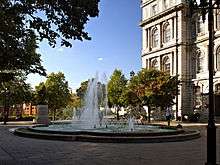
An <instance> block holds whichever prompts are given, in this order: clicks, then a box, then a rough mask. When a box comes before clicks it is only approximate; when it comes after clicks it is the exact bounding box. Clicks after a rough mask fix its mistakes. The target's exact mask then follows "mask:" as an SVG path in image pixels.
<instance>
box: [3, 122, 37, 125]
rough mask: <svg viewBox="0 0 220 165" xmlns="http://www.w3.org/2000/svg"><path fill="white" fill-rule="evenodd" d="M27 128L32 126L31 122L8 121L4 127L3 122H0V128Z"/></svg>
mask: <svg viewBox="0 0 220 165" xmlns="http://www.w3.org/2000/svg"><path fill="white" fill-rule="evenodd" d="M24 125H25V126H26V125H27V126H28V125H33V121H9V122H7V123H6V125H4V122H0V126H24Z"/></svg>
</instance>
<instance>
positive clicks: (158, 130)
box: [14, 124, 200, 143]
mask: <svg viewBox="0 0 220 165" xmlns="http://www.w3.org/2000/svg"><path fill="white" fill-rule="evenodd" d="M69 125H70V124H53V125H50V126H49V127H48V126H43V125H40V126H33V127H27V128H18V129H16V130H15V131H14V134H16V135H19V136H24V137H32V138H40V139H50V140H64V141H87V142H104V143H109V142H111V143H153V142H154V143H156V142H157V143H158V142H173V141H184V140H191V139H195V138H199V137H200V132H199V131H186V130H183V129H176V128H175V127H167V126H163V125H135V129H134V130H133V131H131V130H127V129H126V128H123V129H119V130H118V129H117V127H118V126H117V125H116V126H108V128H94V129H79V128H78V129H77V128H75V129H72V130H68V129H62V128H61V127H63V128H65V127H67V126H69ZM122 130H123V131H122Z"/></svg>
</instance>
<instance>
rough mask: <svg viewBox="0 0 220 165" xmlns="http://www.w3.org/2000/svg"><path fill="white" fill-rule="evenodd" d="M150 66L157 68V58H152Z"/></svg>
mask: <svg viewBox="0 0 220 165" xmlns="http://www.w3.org/2000/svg"><path fill="white" fill-rule="evenodd" d="M151 67H152V68H154V69H157V70H159V63H158V61H157V59H154V60H153V61H152V63H151Z"/></svg>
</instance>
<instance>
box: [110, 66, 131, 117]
mask: <svg viewBox="0 0 220 165" xmlns="http://www.w3.org/2000/svg"><path fill="white" fill-rule="evenodd" d="M126 84H127V79H126V78H125V76H124V75H123V74H122V72H121V70H117V69H115V70H114V72H113V74H112V76H111V77H110V80H109V83H108V100H109V103H110V104H111V105H113V106H115V107H116V114H117V119H118V120H119V110H120V107H121V106H123V105H124V99H123V95H122V93H123V91H124V90H125V88H126Z"/></svg>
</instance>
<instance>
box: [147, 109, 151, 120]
mask: <svg viewBox="0 0 220 165" xmlns="http://www.w3.org/2000/svg"><path fill="white" fill-rule="evenodd" d="M150 112H151V107H150V106H148V123H150V117H151V116H150Z"/></svg>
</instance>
